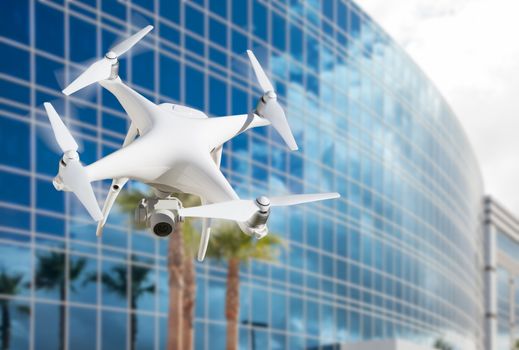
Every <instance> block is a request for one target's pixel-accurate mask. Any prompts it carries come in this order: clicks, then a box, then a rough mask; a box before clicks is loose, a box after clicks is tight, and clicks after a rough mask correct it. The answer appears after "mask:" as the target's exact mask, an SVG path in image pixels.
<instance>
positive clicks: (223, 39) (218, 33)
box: [209, 18, 227, 48]
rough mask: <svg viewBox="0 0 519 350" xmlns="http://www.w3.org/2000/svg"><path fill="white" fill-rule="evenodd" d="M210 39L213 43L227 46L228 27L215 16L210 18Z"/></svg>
mask: <svg viewBox="0 0 519 350" xmlns="http://www.w3.org/2000/svg"><path fill="white" fill-rule="evenodd" d="M209 40H210V41H211V42H212V43H213V44H218V45H220V46H222V47H224V48H226V47H227V27H226V26H225V24H223V23H221V22H220V21H217V20H215V19H213V18H210V19H209Z"/></svg>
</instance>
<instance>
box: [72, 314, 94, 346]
mask: <svg viewBox="0 0 519 350" xmlns="http://www.w3.org/2000/svg"><path fill="white" fill-rule="evenodd" d="M96 316H97V311H96V309H86V308H80V307H70V308H69V323H70V324H69V327H68V330H69V337H68V341H69V348H70V349H77V350H88V349H95V347H96V338H97V337H96V335H97V325H96V319H97V317H96Z"/></svg>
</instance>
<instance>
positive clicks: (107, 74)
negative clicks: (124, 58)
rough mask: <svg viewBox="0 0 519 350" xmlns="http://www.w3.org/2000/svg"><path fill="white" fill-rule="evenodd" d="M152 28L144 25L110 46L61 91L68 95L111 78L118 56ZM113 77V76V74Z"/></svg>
mask: <svg viewBox="0 0 519 350" xmlns="http://www.w3.org/2000/svg"><path fill="white" fill-rule="evenodd" d="M152 29H153V26H151V25H149V26H146V27H144V28H143V29H141V30H139V31H138V32H137V33H135V34H133V35H132V36H130V37H129V38H127V39H125V40H123V41H122V42H120V43H119V44H117V45H115V46H114V47H112V49H111V50H110V51H108V53H107V54H106V55H105V57H103V58H102V59H100V60H99V61H96V62H94V63H93V64H92V65H91V66H90V67H88V68H87V70H85V71H84V72H83V73H82V74H81V75H80V76H78V77H77V78H76V79H75V80H74V81H73V82H72V83H70V85H69V86H67V87H66V88H65V89H64V90H63V93H64V94H65V95H70V94H73V93H74V92H76V91H78V90H81V89H82V88H84V87H86V86H88V85H90V84H93V83H96V82H98V81H102V80H106V79H109V78H111V76H112V69H113V67H114V66H116V65H117V59H118V58H119V56H121V55H123V54H124V53H126V51H128V50H129V49H131V48H132V47H133V46H134V45H135V44H137V43H138V42H139V41H140V40H141V39H142V38H143V37H144V36H145V35H146V34H148V33H149V32H150V31H151V30H152ZM113 78H115V76H114V77H113Z"/></svg>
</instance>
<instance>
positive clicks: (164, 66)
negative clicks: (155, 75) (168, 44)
mask: <svg viewBox="0 0 519 350" xmlns="http://www.w3.org/2000/svg"><path fill="white" fill-rule="evenodd" d="M160 73H161V74H160V94H161V95H163V96H166V97H169V98H171V99H173V100H177V101H178V100H179V99H180V64H179V62H178V61H177V60H175V59H173V58H169V57H166V56H162V55H161V56H160Z"/></svg>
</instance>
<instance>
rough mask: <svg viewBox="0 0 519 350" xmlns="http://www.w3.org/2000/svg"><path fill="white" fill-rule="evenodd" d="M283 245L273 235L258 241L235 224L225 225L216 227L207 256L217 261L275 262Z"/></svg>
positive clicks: (278, 238)
mask: <svg viewBox="0 0 519 350" xmlns="http://www.w3.org/2000/svg"><path fill="white" fill-rule="evenodd" d="M283 245H284V242H283V240H282V239H281V238H280V237H279V236H277V235H275V234H273V233H271V234H269V235H267V236H265V237H263V238H262V239H260V240H257V239H255V238H253V237H251V236H248V235H246V234H244V233H243V232H242V231H241V229H240V228H239V227H238V225H236V224H235V223H225V224H222V225H220V226H217V227H215V230H214V234H213V235H212V236H211V239H210V241H209V247H208V249H207V256H208V257H209V258H213V259H216V260H229V259H232V258H237V259H239V260H240V262H243V263H247V262H249V260H250V259H256V260H262V261H275V260H276V259H277V257H278V254H279V248H281V247H282V246H283Z"/></svg>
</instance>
